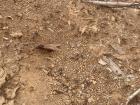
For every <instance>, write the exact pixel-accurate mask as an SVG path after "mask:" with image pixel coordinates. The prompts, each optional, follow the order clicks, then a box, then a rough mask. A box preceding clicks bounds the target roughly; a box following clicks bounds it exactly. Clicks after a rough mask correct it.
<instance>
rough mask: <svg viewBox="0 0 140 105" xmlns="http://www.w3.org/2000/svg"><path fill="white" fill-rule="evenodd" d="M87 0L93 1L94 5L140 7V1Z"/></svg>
mask: <svg viewBox="0 0 140 105" xmlns="http://www.w3.org/2000/svg"><path fill="white" fill-rule="evenodd" d="M87 2H90V3H93V4H95V5H101V6H106V7H132V8H140V3H139V2H133V3H126V2H105V1H93V0H87Z"/></svg>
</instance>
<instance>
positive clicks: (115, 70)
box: [103, 56, 126, 78]
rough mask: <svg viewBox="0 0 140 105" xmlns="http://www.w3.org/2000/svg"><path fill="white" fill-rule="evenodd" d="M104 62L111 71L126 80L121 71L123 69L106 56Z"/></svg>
mask: <svg viewBox="0 0 140 105" xmlns="http://www.w3.org/2000/svg"><path fill="white" fill-rule="evenodd" d="M103 60H104V61H106V63H107V64H108V65H109V67H110V69H111V70H112V71H114V72H115V74H116V75H117V76H119V77H120V78H125V77H126V76H125V74H124V73H123V72H122V71H121V69H120V68H119V67H118V66H117V65H116V64H115V63H114V62H113V61H112V60H111V59H110V58H107V57H106V56H103Z"/></svg>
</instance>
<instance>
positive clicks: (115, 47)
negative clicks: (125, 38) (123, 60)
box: [110, 44, 125, 55]
mask: <svg viewBox="0 0 140 105" xmlns="http://www.w3.org/2000/svg"><path fill="white" fill-rule="evenodd" d="M110 45H111V47H112V48H114V49H115V50H116V51H117V52H118V53H119V54H121V55H124V54H125V51H123V50H122V49H121V48H120V47H119V46H115V45H113V44H110Z"/></svg>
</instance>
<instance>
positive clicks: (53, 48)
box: [36, 44, 61, 51]
mask: <svg viewBox="0 0 140 105" xmlns="http://www.w3.org/2000/svg"><path fill="white" fill-rule="evenodd" d="M60 47H61V44H44V45H43V44H40V45H39V46H37V47H36V49H42V50H48V51H59V50H60Z"/></svg>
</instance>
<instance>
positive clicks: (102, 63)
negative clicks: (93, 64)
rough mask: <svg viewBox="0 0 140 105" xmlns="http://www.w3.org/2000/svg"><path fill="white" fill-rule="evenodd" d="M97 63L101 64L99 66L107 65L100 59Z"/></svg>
mask: <svg viewBox="0 0 140 105" xmlns="http://www.w3.org/2000/svg"><path fill="white" fill-rule="evenodd" d="M98 63H99V64H101V65H106V64H107V63H106V62H105V61H103V60H102V59H100V60H99V61H98Z"/></svg>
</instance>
